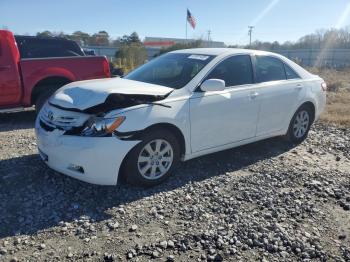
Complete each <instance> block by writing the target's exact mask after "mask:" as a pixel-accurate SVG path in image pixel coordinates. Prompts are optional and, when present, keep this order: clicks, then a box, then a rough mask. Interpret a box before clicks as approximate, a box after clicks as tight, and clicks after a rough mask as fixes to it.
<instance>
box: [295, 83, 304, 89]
mask: <svg viewBox="0 0 350 262" xmlns="http://www.w3.org/2000/svg"><path fill="white" fill-rule="evenodd" d="M302 88H303V85H302V84H297V85H296V86H295V89H296V90H301V89H302Z"/></svg>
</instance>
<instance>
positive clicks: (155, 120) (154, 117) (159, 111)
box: [118, 100, 191, 154]
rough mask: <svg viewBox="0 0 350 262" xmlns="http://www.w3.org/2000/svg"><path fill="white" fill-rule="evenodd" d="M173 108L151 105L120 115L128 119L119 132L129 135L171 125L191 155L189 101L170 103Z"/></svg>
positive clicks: (187, 152)
mask: <svg viewBox="0 0 350 262" xmlns="http://www.w3.org/2000/svg"><path fill="white" fill-rule="evenodd" d="M167 105H169V106H171V108H168V107H163V106H160V105H149V106H145V107H141V108H136V109H133V110H129V111H125V112H122V113H120V115H123V116H125V117H126V120H125V121H124V123H123V124H122V125H121V126H120V127H119V128H118V132H121V133H128V132H134V131H140V130H145V129H147V128H148V127H150V126H153V125H156V124H171V125H174V126H175V127H177V128H178V129H179V130H180V131H181V132H182V134H183V136H184V138H185V146H186V154H189V153H190V149H191V146H190V139H189V138H190V121H189V102H188V100H181V101H173V102H168V103H167Z"/></svg>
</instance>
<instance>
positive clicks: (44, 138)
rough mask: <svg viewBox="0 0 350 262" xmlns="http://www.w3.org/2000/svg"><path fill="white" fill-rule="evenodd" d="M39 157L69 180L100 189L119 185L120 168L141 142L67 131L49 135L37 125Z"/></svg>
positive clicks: (38, 119) (38, 120)
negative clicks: (70, 178) (80, 134)
mask: <svg viewBox="0 0 350 262" xmlns="http://www.w3.org/2000/svg"><path fill="white" fill-rule="evenodd" d="M35 134H36V138H37V146H38V150H39V153H40V155H41V157H42V159H43V160H44V161H45V163H46V164H47V165H48V166H49V167H50V168H52V169H54V170H56V171H58V172H60V173H63V174H65V175H68V176H70V177H73V178H76V179H79V180H82V181H85V182H88V183H92V184H98V185H116V184H117V181H118V173H119V169H120V166H121V164H122V162H123V160H124V158H125V157H126V155H127V154H128V152H129V151H130V150H131V149H132V148H133V147H134V146H135V145H137V144H138V143H139V141H125V140H120V139H118V138H117V137H115V136H112V137H82V136H72V135H64V131H62V130H58V129H54V130H52V131H47V130H45V129H43V128H42V127H41V125H40V118H39V117H38V118H37V121H36V123H35Z"/></svg>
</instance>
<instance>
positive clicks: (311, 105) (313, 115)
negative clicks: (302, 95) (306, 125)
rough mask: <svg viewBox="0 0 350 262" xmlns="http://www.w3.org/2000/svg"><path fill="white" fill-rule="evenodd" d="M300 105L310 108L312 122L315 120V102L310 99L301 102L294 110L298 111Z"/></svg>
mask: <svg viewBox="0 0 350 262" xmlns="http://www.w3.org/2000/svg"><path fill="white" fill-rule="evenodd" d="M302 107H306V108H308V109H310V112H311V117H312V122H313V121H314V120H315V114H316V107H315V104H314V103H313V102H311V101H307V102H304V103H303V104H301V106H299V107H298V109H297V110H296V111H298V110H299V109H300V108H302ZM296 111H295V112H296Z"/></svg>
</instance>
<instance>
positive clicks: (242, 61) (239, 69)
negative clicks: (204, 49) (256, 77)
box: [206, 55, 254, 87]
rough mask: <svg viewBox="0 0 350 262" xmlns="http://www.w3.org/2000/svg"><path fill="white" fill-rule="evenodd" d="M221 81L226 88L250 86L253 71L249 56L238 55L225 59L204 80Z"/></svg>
mask: <svg viewBox="0 0 350 262" xmlns="http://www.w3.org/2000/svg"><path fill="white" fill-rule="evenodd" d="M213 78H215V79H222V80H224V81H225V84H226V86H227V87H229V86H237V85H246V84H252V83H254V81H253V69H252V62H251V59H250V56H249V55H238V56H232V57H229V58H227V59H226V60H225V61H223V62H221V63H220V64H218V65H217V66H216V67H215V68H214V70H213V71H211V72H210V74H209V75H208V76H207V78H206V79H213Z"/></svg>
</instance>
